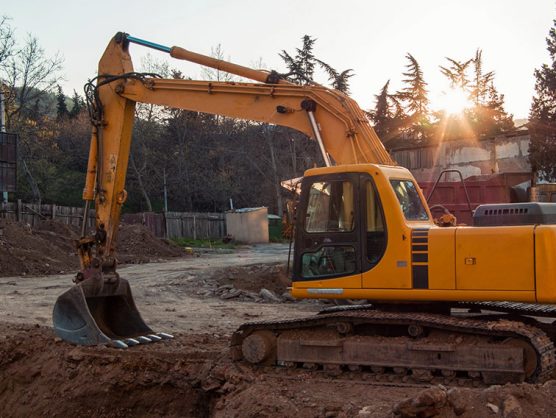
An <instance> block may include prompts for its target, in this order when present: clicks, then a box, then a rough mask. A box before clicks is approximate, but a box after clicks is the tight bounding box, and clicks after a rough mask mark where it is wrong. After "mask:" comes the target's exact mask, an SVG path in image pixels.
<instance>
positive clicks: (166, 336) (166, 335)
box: [156, 332, 174, 340]
mask: <svg viewBox="0 0 556 418" xmlns="http://www.w3.org/2000/svg"><path fill="white" fill-rule="evenodd" d="M156 335H158V336H159V337H160V338H162V339H163V340H171V339H172V338H174V336H173V335H172V334H167V333H165V332H159V333H158V334H156Z"/></svg>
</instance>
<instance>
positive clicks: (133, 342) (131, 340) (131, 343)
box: [125, 338, 141, 347]
mask: <svg viewBox="0 0 556 418" xmlns="http://www.w3.org/2000/svg"><path fill="white" fill-rule="evenodd" d="M125 343H126V344H127V345H129V346H130V347H132V346H134V345H139V344H141V343H140V342H139V341H137V340H136V339H135V338H126V340H125Z"/></svg>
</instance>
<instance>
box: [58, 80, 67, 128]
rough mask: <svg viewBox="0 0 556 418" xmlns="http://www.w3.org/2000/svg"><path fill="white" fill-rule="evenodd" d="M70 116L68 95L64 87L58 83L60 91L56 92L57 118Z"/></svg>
mask: <svg viewBox="0 0 556 418" xmlns="http://www.w3.org/2000/svg"><path fill="white" fill-rule="evenodd" d="M68 116H69V112H68V106H67V104H66V96H64V92H63V91H62V87H61V86H60V85H58V93H57V94H56V118H57V119H58V120H61V119H64V118H67V117H68Z"/></svg>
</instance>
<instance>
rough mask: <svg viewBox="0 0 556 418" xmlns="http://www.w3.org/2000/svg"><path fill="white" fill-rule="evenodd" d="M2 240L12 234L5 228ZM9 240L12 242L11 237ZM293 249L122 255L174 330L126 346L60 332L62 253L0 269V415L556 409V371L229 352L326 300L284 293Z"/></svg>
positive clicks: (143, 306) (552, 412)
mask: <svg viewBox="0 0 556 418" xmlns="http://www.w3.org/2000/svg"><path fill="white" fill-rule="evenodd" d="M52 228H53V229H54V228H60V227H59V225H58V226H53V227H52ZM6 229H7V228H4V231H5V230H6ZM47 231H48V230H47ZM47 231H46V232H47ZM55 233H56V234H58V235H64V232H63V231H62V232H55ZM46 235H47V236H49V237H51V238H52V237H54V236H53V235H49V234H46ZM135 236H136V235H134V237H135ZM22 237H27V238H28V239H36V238H37V237H42V235H41V234H40V233H37V232H36V231H31V235H30V236H27V235H25V236H22ZM122 238H123V234H122ZM0 241H5V242H7V240H6V234H5V235H3V238H2V237H0ZM22 241H23V242H25V239H23V238H22ZM51 241H52V240H51ZM6 245H11V247H10V248H11V250H12V251H15V250H14V247H13V241H10V243H9V244H6ZM137 245H140V244H137ZM4 248H5V247H3V246H1V245H0V267H1V268H2V271H3V273H5V272H6V271H7V270H5V269H7V268H8V267H6V265H5V264H4V261H3V260H4V258H2V257H3V256H2V254H4V257H5V253H3V252H2V251H4ZM162 248H164V247H162ZM24 249H25V248H24ZM45 253H46V254H48V253H47V252H45ZM21 254H22V253H21ZM54 255H55V254H51V255H50V257H51V258H53V259H54V258H55V257H54ZM156 257H157V258H159V256H156ZM286 258H287V246H285V245H280V244H271V245H265V246H254V247H246V248H241V249H239V250H236V251H233V252H218V251H215V252H210V253H202V254H197V256H189V257H185V256H182V257H174V258H173V259H170V260H166V261H163V262H155V263H149V264H132V265H128V266H124V267H122V268H121V269H120V274H121V275H122V277H125V278H126V279H128V280H129V281H130V284H131V287H132V290H133V292H134V296H135V300H136V303H137V305H138V307H139V310H140V311H141V313H142V316H143V317H144V318H145V320H146V322H147V323H148V324H149V325H151V326H152V327H153V328H154V329H155V330H157V331H165V332H169V333H173V334H174V335H175V336H176V338H175V339H173V340H169V341H163V342H160V343H155V344H150V345H142V346H138V347H133V348H131V349H128V350H118V349H115V348H110V347H76V346H72V345H69V344H67V343H65V342H63V341H60V340H59V339H57V338H56V337H55V335H54V333H53V332H52V330H51V328H50V327H51V311H52V307H53V305H54V302H55V300H56V297H57V296H58V295H59V294H60V293H62V292H63V291H65V290H66V289H68V288H69V287H70V285H71V278H72V276H73V271H72V268H73V267H72V266H71V265H69V266H68V265H63V264H60V265H59V268H60V271H64V272H66V273H64V274H54V275H47V276H45V275H38V276H33V275H32V274H41V272H40V270H39V271H37V272H36V273H33V272H32V271H29V272H26V273H27V274H26V276H21V274H22V273H23V271H22V272H20V273H19V274H18V275H15V274H12V275H9V276H8V277H0V318H1V319H0V405H1V407H0V417H29V416H48V417H50V416H61V417H65V416H106V417H126V416H155V417H156V416H191V417H285V416H298V417H329V418H332V417H354V416H355V417H357V416H359V417H397V416H401V417H431V416H438V417H457V416H459V417H465V418H471V417H496V416H499V417H525V416H527V417H528V416H531V417H552V416H556V382H554V381H550V382H548V383H546V384H544V385H528V384H522V385H506V386H493V387H490V388H482V389H476V388H444V387H442V386H433V387H430V388H426V387H415V386H401V387H398V386H391V385H388V384H387V383H381V382H376V381H371V380H369V379H366V378H365V376H364V375H363V374H351V375H342V376H340V377H338V376H332V375H329V374H327V373H326V372H314V371H312V372H311V371H305V370H297V369H296V370H291V369H270V368H255V367H250V366H248V365H245V364H242V363H236V362H232V361H231V360H230V356H229V353H228V341H229V337H230V335H231V333H232V332H233V331H234V330H235V329H236V328H237V326H239V325H240V324H241V323H243V322H245V321H252V320H266V319H272V318H292V317H296V316H297V317H299V316H307V315H312V314H314V313H315V312H316V311H318V310H319V309H320V308H322V307H323V305H322V303H320V302H316V301H297V302H293V301H291V300H290V298H288V297H287V296H286V295H284V294H283V293H284V290H285V288H286V287H287V285H288V282H287V276H286V274H285V268H284V265H285V260H286ZM9 268H12V267H9ZM1 275H7V274H0V276H1ZM263 289H264V290H266V292H265V291H263Z"/></svg>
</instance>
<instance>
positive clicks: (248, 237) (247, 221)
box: [226, 208, 269, 244]
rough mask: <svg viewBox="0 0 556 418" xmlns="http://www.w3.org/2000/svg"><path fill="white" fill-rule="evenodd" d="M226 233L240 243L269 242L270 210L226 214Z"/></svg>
mask: <svg viewBox="0 0 556 418" xmlns="http://www.w3.org/2000/svg"><path fill="white" fill-rule="evenodd" d="M226 231H227V233H228V235H231V236H232V238H233V239H234V240H236V241H239V242H245V243H247V244H256V243H265V242H268V241H269V238H268V209H267V208H255V209H243V210H239V211H235V212H228V213H226Z"/></svg>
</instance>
